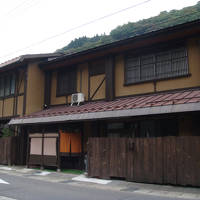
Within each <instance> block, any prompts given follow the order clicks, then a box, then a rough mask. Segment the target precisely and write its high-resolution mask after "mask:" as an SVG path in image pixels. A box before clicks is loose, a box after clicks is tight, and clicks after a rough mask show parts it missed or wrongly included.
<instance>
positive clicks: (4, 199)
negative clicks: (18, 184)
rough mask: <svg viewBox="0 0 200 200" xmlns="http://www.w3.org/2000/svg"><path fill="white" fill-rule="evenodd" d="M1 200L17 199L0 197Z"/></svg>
mask: <svg viewBox="0 0 200 200" xmlns="http://www.w3.org/2000/svg"><path fill="white" fill-rule="evenodd" d="M0 200H17V199H12V198H8V197H3V196H0Z"/></svg>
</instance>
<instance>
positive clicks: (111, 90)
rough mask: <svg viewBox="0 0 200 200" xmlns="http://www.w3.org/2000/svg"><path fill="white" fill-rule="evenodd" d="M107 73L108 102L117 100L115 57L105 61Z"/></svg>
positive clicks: (109, 57)
mask: <svg viewBox="0 0 200 200" xmlns="http://www.w3.org/2000/svg"><path fill="white" fill-rule="evenodd" d="M105 71H106V100H107V101H112V100H113V99H114V98H115V68H114V56H108V57H107V58H106V59H105Z"/></svg>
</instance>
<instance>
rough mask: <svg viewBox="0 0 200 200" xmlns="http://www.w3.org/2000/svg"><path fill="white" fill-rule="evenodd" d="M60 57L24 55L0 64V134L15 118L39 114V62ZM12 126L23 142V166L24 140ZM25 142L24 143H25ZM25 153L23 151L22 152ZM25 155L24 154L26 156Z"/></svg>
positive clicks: (41, 79)
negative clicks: (34, 113) (37, 112)
mask: <svg viewBox="0 0 200 200" xmlns="http://www.w3.org/2000/svg"><path fill="white" fill-rule="evenodd" d="M58 56H60V54H55V53H53V54H52V53H51V54H32V55H23V56H19V57H17V58H14V59H12V60H9V61H7V62H5V63H2V64H0V131H1V130H2V129H3V128H4V127H5V125H6V124H7V123H8V122H9V121H10V120H11V119H12V118H16V117H22V116H24V115H27V114H30V113H33V112H36V111H39V110H42V109H43V104H44V95H43V94H44V75H43V71H42V70H41V69H40V68H39V67H38V63H39V62H41V61H45V60H47V59H48V58H55V57H58ZM16 128H17V129H15V127H12V128H11V129H13V131H14V132H15V134H16V135H20V136H21V139H22V141H21V142H22V145H20V146H21V148H22V149H21V151H22V153H21V156H19V159H22V160H21V161H20V162H19V163H24V162H25V159H23V157H25V156H24V154H23V151H24V145H23V144H24V138H26V135H25V136H23V131H22V130H20V127H16ZM25 143H26V141H25ZM25 152H26V149H25ZM25 155H26V154H25Z"/></svg>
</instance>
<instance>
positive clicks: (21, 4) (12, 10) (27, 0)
mask: <svg viewBox="0 0 200 200" xmlns="http://www.w3.org/2000/svg"><path fill="white" fill-rule="evenodd" d="M30 1H33V0H25V1H23V2H21V3H20V4H18V5H17V6H15V7H14V8H12V9H11V10H9V11H8V12H7V13H5V14H4V15H3V17H5V16H9V15H10V14H12V13H13V12H14V11H15V10H17V9H18V8H20V7H21V6H23V5H25V4H27V3H29V2H30Z"/></svg>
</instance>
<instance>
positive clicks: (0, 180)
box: [0, 179, 10, 184]
mask: <svg viewBox="0 0 200 200" xmlns="http://www.w3.org/2000/svg"><path fill="white" fill-rule="evenodd" d="M0 183H2V184H10V183H8V182H6V181H4V180H3V179H0Z"/></svg>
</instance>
